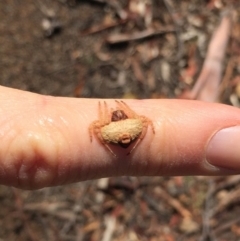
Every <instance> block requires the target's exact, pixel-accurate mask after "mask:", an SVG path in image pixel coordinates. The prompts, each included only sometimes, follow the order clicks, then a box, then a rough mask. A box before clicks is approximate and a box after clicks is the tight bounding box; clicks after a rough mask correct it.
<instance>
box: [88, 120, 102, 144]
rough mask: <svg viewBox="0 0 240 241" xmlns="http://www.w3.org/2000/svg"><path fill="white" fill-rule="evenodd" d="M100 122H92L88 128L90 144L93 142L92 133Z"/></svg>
mask: <svg viewBox="0 0 240 241" xmlns="http://www.w3.org/2000/svg"><path fill="white" fill-rule="evenodd" d="M99 125H100V122H99V121H94V122H93V123H92V124H91V125H90V126H89V128H88V132H89V136H90V141H91V142H92V140H93V132H94V129H95V128H96V126H99Z"/></svg>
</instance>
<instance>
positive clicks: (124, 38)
mask: <svg viewBox="0 0 240 241" xmlns="http://www.w3.org/2000/svg"><path fill="white" fill-rule="evenodd" d="M172 32H175V30H174V29H173V28H171V27H169V28H165V29H160V30H154V29H147V30H144V31H141V32H135V33H133V34H112V35H110V36H109V37H108V38H107V39H106V41H107V42H108V43H109V44H119V43H124V42H128V41H134V40H140V39H144V38H149V37H153V36H156V35H160V34H166V33H172Z"/></svg>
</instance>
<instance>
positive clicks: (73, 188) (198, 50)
mask: <svg viewBox="0 0 240 241" xmlns="http://www.w3.org/2000/svg"><path fill="white" fill-rule="evenodd" d="M229 9H230V10H231V11H232V13H233V15H234V21H233V22H234V23H233V27H232V29H231V30H232V31H231V35H230V42H229V44H228V47H227V50H226V56H225V58H224V60H223V63H224V64H223V73H222V76H221V79H222V80H223V83H224V85H222V86H221V87H222V88H221V95H220V97H219V98H218V101H220V102H223V103H227V104H231V105H235V106H238V107H239V106H240V104H239V103H240V102H239V97H240V84H239V83H240V81H239V77H238V76H239V71H240V68H239V66H240V60H239V57H238V56H239V53H240V41H239V39H240V38H239V37H240V5H239V3H238V1H233V0H232V1H225V2H224V1H221V0H208V1H207V0H206V1H197V0H185V1H172V0H171V1H170V0H159V1H151V0H145V1H143V0H142V1H141V0H124V1H115V0H112V1H107V0H95V1H90V0H89V1H80V0H79V1H77V0H53V1H47V0H45V1H43V0H37V1H36V0H35V1H34V0H25V1H19V0H8V1H0V73H1V78H0V84H1V85H3V86H9V87H12V88H17V89H22V90H27V91H31V92H35V93H40V94H47V95H55V96H69V97H81V98H82V97H84V98H180V97H181V96H182V94H183V93H185V92H186V91H191V89H192V87H193V86H194V84H195V83H196V80H197V79H198V76H199V74H200V72H201V69H202V64H203V62H204V60H205V58H206V53H207V49H208V46H209V41H210V38H211V36H212V35H213V32H214V31H215V29H216V28H217V26H218V25H219V23H220V21H221V19H222V16H223V15H224V13H225V12H226V11H229ZM226 79H227V80H229V82H227V83H226ZM215 92H216V90H215ZM239 185H240V177H238V176H233V177H225V178H223V177H212V178H209V177H151V178H149V177H142V178H135V177H122V178H108V179H101V180H95V181H88V182H83V183H77V184H72V185H68V186H63V187H55V188H44V189H41V190H38V191H22V190H18V189H15V188H9V187H5V186H0V240H9V241H13V240H19V241H21V240H33V241H36V240H67V241H70V240H76V241H85V240H86V241H88V240H89V241H95V240H96V241H97V240H102V241H108V240H114V241H122V240H124V241H125V240H131V241H135V240H136V241H137V240H146V241H149V240H150V241H175V240H176V241H177V240H179V241H180V240H187V241H192V240H199V241H208V240H213V241H225V240H233V241H234V240H239V239H240V218H239V212H240V211H239V205H240V191H239V190H240V189H239V188H238V187H239Z"/></svg>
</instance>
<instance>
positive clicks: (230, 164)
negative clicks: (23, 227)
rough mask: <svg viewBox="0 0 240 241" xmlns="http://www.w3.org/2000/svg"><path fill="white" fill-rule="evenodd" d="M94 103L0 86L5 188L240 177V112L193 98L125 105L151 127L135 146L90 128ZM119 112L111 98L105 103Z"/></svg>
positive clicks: (0, 167)
mask: <svg viewBox="0 0 240 241" xmlns="http://www.w3.org/2000/svg"><path fill="white" fill-rule="evenodd" d="M98 101H99V100H96V99H75V98H63V97H51V96H42V95H38V94H33V93H29V92H24V91H20V90H15V89H10V88H6V87H0V136H1V144H0V183H1V184H4V185H8V186H15V187H18V188H24V189H37V188H42V187H46V186H55V185H61V184H66V183H72V182H77V181H83V180H89V179H96V178H101V177H109V176H121V175H134V176H156V175H157V176H159V175H164V176H171V175H229V174H239V173H240V148H239V143H240V110H239V109H237V108H234V107H231V106H226V105H222V104H212V103H204V102H198V101H188V100H162V99H158V100H125V102H126V103H127V104H128V105H129V106H130V107H131V108H132V109H133V110H134V111H136V113H138V114H141V115H145V116H147V117H148V118H149V119H151V120H152V121H153V124H154V127H155V134H153V133H152V131H150V128H149V129H148V131H147V134H146V136H145V137H144V139H143V140H142V141H141V143H140V144H139V145H138V147H137V148H136V149H135V150H134V151H133V152H132V153H131V154H130V155H126V153H127V152H126V150H125V149H122V148H121V147H118V146H116V147H115V146H114V147H113V150H114V153H115V154H116V157H114V156H113V155H111V153H110V152H109V151H108V150H106V148H105V147H104V146H103V145H102V144H101V143H100V142H99V141H97V140H96V139H94V140H93V142H90V138H89V133H88V128H89V125H90V124H91V123H92V122H93V121H94V120H96V119H98V116H97V115H98V109H97V108H98ZM106 102H107V103H108V105H109V106H110V107H115V103H114V100H106Z"/></svg>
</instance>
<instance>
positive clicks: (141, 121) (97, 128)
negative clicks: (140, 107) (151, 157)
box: [89, 100, 155, 156]
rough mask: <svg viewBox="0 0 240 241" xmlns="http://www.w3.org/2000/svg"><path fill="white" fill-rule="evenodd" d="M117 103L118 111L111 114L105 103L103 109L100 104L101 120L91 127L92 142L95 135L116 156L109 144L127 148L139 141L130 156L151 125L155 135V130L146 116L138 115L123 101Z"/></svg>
mask: <svg viewBox="0 0 240 241" xmlns="http://www.w3.org/2000/svg"><path fill="white" fill-rule="evenodd" d="M116 103H117V108H116V110H113V109H111V111H110V112H109V110H108V107H107V103H106V102H105V101H104V106H103V107H102V105H101V103H100V102H98V115H99V120H96V121H94V122H93V123H92V124H91V125H90V126H89V135H90V140H91V142H92V139H93V134H94V135H95V137H96V138H98V139H99V140H100V142H101V143H102V144H103V145H105V147H106V148H107V149H108V150H109V151H110V152H111V153H112V154H113V155H114V156H116V155H115V154H114V153H113V151H112V150H111V149H110V147H109V144H117V145H120V146H121V147H123V148H127V147H128V146H129V145H130V144H131V143H133V142H134V141H135V140H136V139H137V141H136V143H135V145H134V146H133V147H132V149H131V150H130V151H129V152H128V153H127V155H129V154H130V153H131V152H132V151H133V150H134V149H135V148H136V147H137V145H138V144H139V142H140V141H141V140H142V139H143V138H144V136H145V135H146V133H147V128H148V125H151V128H152V132H153V134H155V130H154V126H153V123H152V121H151V120H150V119H148V118H147V117H146V116H143V115H138V114H136V113H135V112H134V111H133V110H131V109H130V108H129V106H128V105H127V104H126V103H124V102H123V101H117V100H116Z"/></svg>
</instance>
